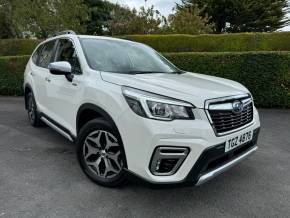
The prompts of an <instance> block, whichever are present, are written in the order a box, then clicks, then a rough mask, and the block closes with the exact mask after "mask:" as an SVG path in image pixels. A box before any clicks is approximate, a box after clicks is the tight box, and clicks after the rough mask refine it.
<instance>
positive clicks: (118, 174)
mask: <svg viewBox="0 0 290 218" xmlns="http://www.w3.org/2000/svg"><path fill="white" fill-rule="evenodd" d="M122 148H123V147H122V144H121V139H120V138H119V137H118V134H117V132H116V131H115V130H114V128H113V127H112V126H111V125H110V124H108V122H106V121H105V120H102V119H94V120H92V121H90V122H88V123H87V124H85V125H84V127H83V128H82V129H81V131H80V133H79V140H78V151H77V154H78V160H79V162H80V165H81V168H82V169H83V171H84V172H85V174H86V175H87V176H88V177H89V178H90V179H91V180H93V181H94V182H96V183H98V184H101V185H103V186H109V187H113V186H118V185H121V184H122V183H123V182H124V180H125V172H124V163H125V160H124V158H125V155H124V154H123V152H124V151H123V149H122Z"/></svg>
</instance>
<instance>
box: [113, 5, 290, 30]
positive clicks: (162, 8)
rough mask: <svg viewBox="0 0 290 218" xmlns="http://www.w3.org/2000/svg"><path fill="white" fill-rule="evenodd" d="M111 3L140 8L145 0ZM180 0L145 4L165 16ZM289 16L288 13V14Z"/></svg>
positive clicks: (285, 28) (287, 27) (287, 28)
mask: <svg viewBox="0 0 290 218" xmlns="http://www.w3.org/2000/svg"><path fill="white" fill-rule="evenodd" d="M109 1H110V2H113V3H119V4H121V5H128V6H129V7H130V8H134V7H135V8H136V9H138V8H140V7H141V6H145V0H109ZM176 2H177V3H179V2H181V0H147V2H146V6H150V5H154V7H155V9H157V10H159V11H160V12H161V14H162V15H164V16H167V15H169V14H170V13H172V8H173V7H174V6H175V4H176ZM289 16H290V15H289ZM280 31H290V26H286V27H284V28H283V29H281V30H280Z"/></svg>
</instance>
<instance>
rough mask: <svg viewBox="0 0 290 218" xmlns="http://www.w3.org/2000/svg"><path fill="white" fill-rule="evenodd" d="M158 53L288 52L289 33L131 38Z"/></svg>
mask: <svg viewBox="0 0 290 218" xmlns="http://www.w3.org/2000/svg"><path fill="white" fill-rule="evenodd" d="M121 38H125V39H129V40H132V41H137V42H142V43H145V44H147V45H150V46H151V47H153V48H155V49H156V50H157V51H160V52H242V51H290V32H281V33H238V34H209V35H133V36H123V37H121Z"/></svg>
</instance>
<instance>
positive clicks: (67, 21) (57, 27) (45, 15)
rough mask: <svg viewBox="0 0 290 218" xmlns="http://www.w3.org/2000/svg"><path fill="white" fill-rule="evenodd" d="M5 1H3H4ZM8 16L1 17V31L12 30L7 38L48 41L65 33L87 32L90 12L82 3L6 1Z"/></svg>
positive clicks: (75, 1)
mask: <svg viewBox="0 0 290 218" xmlns="http://www.w3.org/2000/svg"><path fill="white" fill-rule="evenodd" d="M2 1H3V0H2ZM6 2H7V3H8V4H6V6H5V10H6V13H4V14H3V13H1V14H0V15H1V16H2V17H4V18H5V19H4V20H2V19H1V21H2V22H0V23H2V25H1V29H2V28H3V27H4V28H5V26H8V27H9V28H10V30H9V29H7V30H9V34H6V36H5V37H31V36H32V37H37V38H47V37H48V36H49V35H51V34H53V33H55V32H57V31H61V30H64V29H73V30H75V31H76V32H79V33H83V32H84V31H85V26H84V25H83V23H84V21H85V20H86V19H87V17H88V16H87V8H86V5H85V4H83V1H82V0H70V1H66V0H7V1H6Z"/></svg>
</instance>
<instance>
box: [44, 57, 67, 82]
mask: <svg viewBox="0 0 290 218" xmlns="http://www.w3.org/2000/svg"><path fill="white" fill-rule="evenodd" d="M48 69H49V71H50V73H51V74H53V75H64V76H65V77H66V79H67V80H68V81H70V82H72V80H73V74H72V69H71V65H70V63H69V62H67V61H58V62H53V63H50V64H49V65H48Z"/></svg>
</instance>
